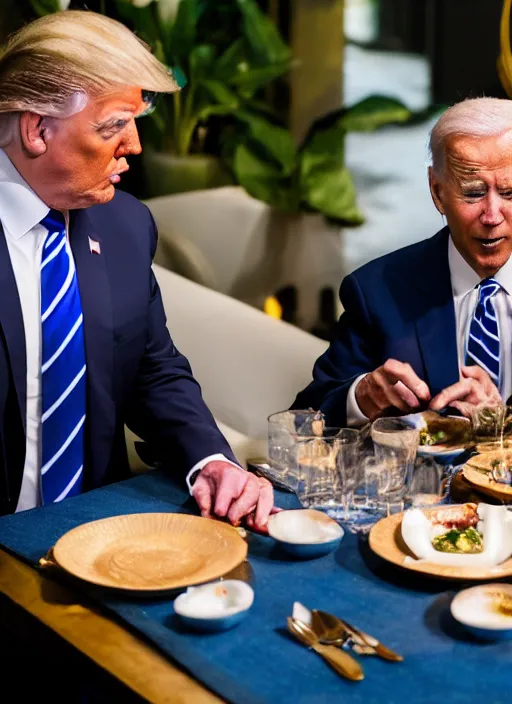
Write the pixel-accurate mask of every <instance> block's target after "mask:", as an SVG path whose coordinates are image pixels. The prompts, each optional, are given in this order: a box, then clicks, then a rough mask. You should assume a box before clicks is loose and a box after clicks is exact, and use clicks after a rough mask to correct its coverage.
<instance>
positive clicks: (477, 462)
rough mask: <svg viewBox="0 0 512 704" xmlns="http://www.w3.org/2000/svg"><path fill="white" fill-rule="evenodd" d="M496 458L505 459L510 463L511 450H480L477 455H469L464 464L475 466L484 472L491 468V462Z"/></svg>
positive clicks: (511, 460) (511, 461) (511, 457)
mask: <svg viewBox="0 0 512 704" xmlns="http://www.w3.org/2000/svg"><path fill="white" fill-rule="evenodd" d="M496 460H505V461H506V462H510V463H511V464H512V450H506V449H505V450H493V451H491V452H482V453H481V454H479V455H474V456H473V457H470V458H469V460H468V461H467V462H466V464H467V465H468V466H469V467H476V468H477V469H482V470H484V471H486V472H490V471H491V469H492V463H493V462H495V461H496Z"/></svg>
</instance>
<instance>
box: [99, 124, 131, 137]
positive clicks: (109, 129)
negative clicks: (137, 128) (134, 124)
mask: <svg viewBox="0 0 512 704" xmlns="http://www.w3.org/2000/svg"><path fill="white" fill-rule="evenodd" d="M127 124H128V120H116V121H115V122H112V123H111V124H110V125H107V126H106V127H104V128H103V129H102V131H101V134H102V136H103V137H104V138H105V139H108V138H109V137H113V136H114V135H115V134H117V133H118V132H120V131H121V130H122V129H123V128H124V127H126V125H127Z"/></svg>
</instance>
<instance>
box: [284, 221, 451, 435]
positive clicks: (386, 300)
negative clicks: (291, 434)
mask: <svg viewBox="0 0 512 704" xmlns="http://www.w3.org/2000/svg"><path fill="white" fill-rule="evenodd" d="M448 237H449V233H448V229H447V228H444V229H443V230H441V231H440V232H438V233H437V235H435V236H434V237H432V238H431V239H428V240H424V241H422V242H419V243H417V244H413V245H410V246H409V247H405V248H404V249H400V250H398V251H396V252H393V253H392V254H388V255H386V256H384V257H380V258H379V259H376V260H374V261H372V262H370V263H369V264H366V265H365V266H363V267H361V268H360V269H358V270H357V271H355V272H353V273H352V274H350V275H349V276H347V277H346V278H345V279H344V280H343V283H342V284H341V288H340V298H341V302H342V304H343V308H344V313H343V314H342V316H341V318H340V320H339V322H338V326H337V330H336V334H335V338H334V340H333V341H332V343H331V345H330V346H329V348H328V350H327V351H326V352H325V353H324V354H323V355H322V356H321V357H320V358H319V359H318V360H317V362H316V363H315V367H314V370H313V381H312V382H311V384H310V385H309V386H308V387H307V388H306V389H305V390H304V391H302V392H301V393H299V394H298V396H297V398H296V399H295V402H294V404H293V406H292V407H293V408H309V407H311V408H314V409H315V410H318V409H320V410H322V411H323V412H324V413H325V414H326V416H327V420H328V422H329V423H330V424H332V425H336V426H337V425H340V426H344V425H346V422H347V417H346V406H347V394H348V391H349V388H350V386H351V384H352V382H353V381H354V380H355V379H356V378H357V377H358V376H359V375H360V374H364V373H367V372H371V371H373V370H374V369H375V368H377V367H379V366H380V365H381V364H383V363H384V362H385V361H386V360H387V359H390V358H392V359H398V360H400V361H401V362H408V363H409V364H410V365H411V367H412V368H413V369H414V371H415V372H416V374H417V375H418V376H419V377H420V378H421V379H423V380H424V381H425V382H426V383H427V384H428V386H429V388H430V392H431V394H432V395H435V394H437V393H439V391H441V390H442V389H444V388H445V387H446V386H449V385H450V384H454V383H455V382H457V381H458V380H459V368H458V359H457V340H456V330H455V309H454V304H453V295H452V288H451V281H450V269H449V265H448Z"/></svg>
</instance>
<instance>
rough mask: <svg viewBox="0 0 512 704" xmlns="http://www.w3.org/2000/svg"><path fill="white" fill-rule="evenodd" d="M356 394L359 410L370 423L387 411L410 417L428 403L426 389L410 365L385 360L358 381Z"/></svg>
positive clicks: (427, 391)
mask: <svg viewBox="0 0 512 704" xmlns="http://www.w3.org/2000/svg"><path fill="white" fill-rule="evenodd" d="M355 394H356V401H357V404H358V406H359V408H360V409H361V411H362V412H363V413H364V414H365V416H366V417H367V418H369V419H370V420H375V418H380V417H381V416H384V415H386V414H388V413H389V411H392V412H393V413H395V414H396V415H398V414H403V415H405V414H407V413H413V412H414V411H416V410H418V408H419V407H420V406H421V405H422V404H424V403H427V402H428V401H429V400H430V391H429V388H428V386H427V385H426V384H425V382H424V381H422V380H421V379H420V378H419V376H417V375H416V373H415V372H414V370H413V368H412V367H411V365H410V364H405V363H404V362H398V361H397V360H396V359H388V360H387V361H386V362H385V363H384V364H383V365H382V366H381V367H378V368H377V369H375V371H373V372H371V374H367V375H366V376H365V377H364V378H363V379H361V381H360V382H359V384H358V385H357V387H356V391H355ZM392 409H393V410H392ZM394 409H397V410H394ZM397 411H398V413H397Z"/></svg>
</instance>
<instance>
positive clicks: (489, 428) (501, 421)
mask: <svg viewBox="0 0 512 704" xmlns="http://www.w3.org/2000/svg"><path fill="white" fill-rule="evenodd" d="M506 419H507V406H506V405H505V404H504V403H495V404H480V405H478V406H475V407H474V408H473V409H472V411H471V424H472V428H473V436H474V441H475V443H476V445H477V449H478V451H479V452H486V451H490V450H499V449H501V448H503V447H504V431H505V421H506Z"/></svg>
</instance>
